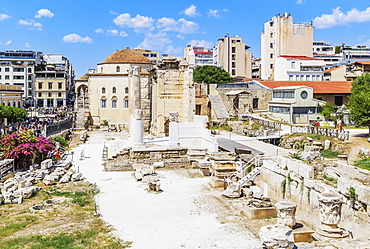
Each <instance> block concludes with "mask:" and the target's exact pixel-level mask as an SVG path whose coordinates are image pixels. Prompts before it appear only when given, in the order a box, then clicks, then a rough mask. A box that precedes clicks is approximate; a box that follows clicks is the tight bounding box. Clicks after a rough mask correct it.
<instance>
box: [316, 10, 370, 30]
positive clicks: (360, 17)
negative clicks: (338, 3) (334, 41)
mask: <svg viewBox="0 0 370 249" xmlns="http://www.w3.org/2000/svg"><path fill="white" fill-rule="evenodd" d="M369 21H370V7H369V8H367V9H366V10H364V11H359V10H357V9H352V10H350V11H347V13H343V12H342V11H340V7H337V8H336V9H333V13H332V14H330V15H328V14H322V15H321V16H320V17H316V18H315V19H314V20H313V24H314V26H315V28H318V29H325V28H331V27H334V26H340V25H347V24H349V23H352V22H369Z"/></svg>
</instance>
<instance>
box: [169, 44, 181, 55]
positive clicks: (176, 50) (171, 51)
mask: <svg viewBox="0 0 370 249" xmlns="http://www.w3.org/2000/svg"><path fill="white" fill-rule="evenodd" d="M183 51H184V49H183V48H182V47H178V48H174V47H173V46H172V45H168V46H167V48H166V50H165V53H166V54H173V55H175V56H178V55H180V54H182V53H183Z"/></svg>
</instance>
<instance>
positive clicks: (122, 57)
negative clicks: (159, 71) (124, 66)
mask: <svg viewBox="0 0 370 249" xmlns="http://www.w3.org/2000/svg"><path fill="white" fill-rule="evenodd" d="M103 63H140V64H143V63H145V64H151V62H150V60H149V59H148V58H146V57H145V56H144V55H142V54H141V53H139V52H137V51H134V50H132V49H129V48H125V49H122V50H117V51H116V52H114V53H113V54H111V55H109V56H108V57H107V58H106V59H105V60H104V62H103Z"/></svg>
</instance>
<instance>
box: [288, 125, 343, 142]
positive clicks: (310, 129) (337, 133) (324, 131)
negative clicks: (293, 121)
mask: <svg viewBox="0 0 370 249" xmlns="http://www.w3.org/2000/svg"><path fill="white" fill-rule="evenodd" d="M290 132H291V133H312V134H319V135H323V136H327V137H336V138H339V139H344V140H348V139H349V131H345V130H338V129H328V128H319V127H315V126H305V127H302V126H291V127H290Z"/></svg>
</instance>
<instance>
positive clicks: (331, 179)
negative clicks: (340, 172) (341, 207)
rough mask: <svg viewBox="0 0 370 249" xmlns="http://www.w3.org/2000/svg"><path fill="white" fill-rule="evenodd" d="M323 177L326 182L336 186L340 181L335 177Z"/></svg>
mask: <svg viewBox="0 0 370 249" xmlns="http://www.w3.org/2000/svg"><path fill="white" fill-rule="evenodd" d="M323 177H324V179H325V180H328V181H329V182H332V183H334V184H337V183H338V179H335V178H333V177H329V176H327V175H324V176H323Z"/></svg>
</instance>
